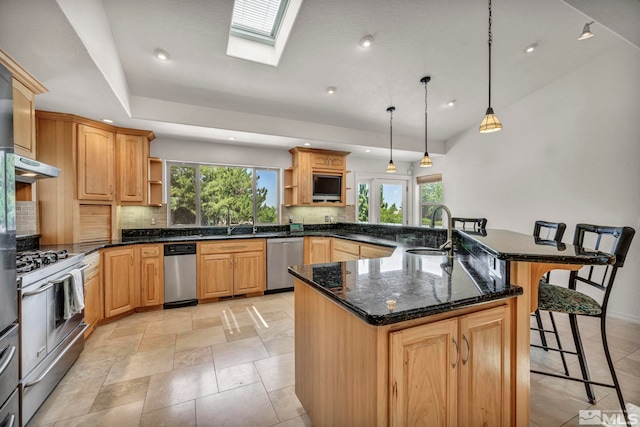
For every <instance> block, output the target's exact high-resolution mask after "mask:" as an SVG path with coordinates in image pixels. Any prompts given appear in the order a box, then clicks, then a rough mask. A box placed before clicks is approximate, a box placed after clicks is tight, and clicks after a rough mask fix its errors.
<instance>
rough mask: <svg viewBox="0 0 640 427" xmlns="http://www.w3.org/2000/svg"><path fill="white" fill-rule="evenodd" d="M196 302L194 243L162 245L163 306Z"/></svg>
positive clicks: (168, 306) (170, 306)
mask: <svg viewBox="0 0 640 427" xmlns="http://www.w3.org/2000/svg"><path fill="white" fill-rule="evenodd" d="M196 304H198V298H197V294H196V244H195V243H179V244H169V245H164V308H175V307H184V306H188V305H196Z"/></svg>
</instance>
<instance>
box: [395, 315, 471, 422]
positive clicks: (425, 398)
mask: <svg viewBox="0 0 640 427" xmlns="http://www.w3.org/2000/svg"><path fill="white" fill-rule="evenodd" d="M457 335H458V320H457V319H448V320H443V321H440V322H435V323H432V324H427V325H422V326H416V327H413V328H408V329H406V330H402V331H398V332H393V333H392V334H391V360H390V372H391V402H390V405H391V419H390V423H389V425H391V426H397V427H400V426H420V425H424V426H447V427H454V426H456V425H457V415H458V414H457V410H458V398H457V394H458V387H457V380H458V375H457V373H458V370H457V369H456V368H457V365H458V364H459V362H460V360H459V358H460V355H459V352H458V344H457V343H458V341H457Z"/></svg>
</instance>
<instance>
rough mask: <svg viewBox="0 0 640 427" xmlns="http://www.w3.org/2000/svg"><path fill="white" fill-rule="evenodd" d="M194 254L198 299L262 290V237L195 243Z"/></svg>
mask: <svg viewBox="0 0 640 427" xmlns="http://www.w3.org/2000/svg"><path fill="white" fill-rule="evenodd" d="M197 253H198V257H197V282H198V285H197V287H198V299H199V300H204V299H208V298H220V297H226V296H232V295H243V294H250V293H262V292H264V291H265V288H266V280H267V279H266V278H267V268H266V262H265V258H266V241H265V239H248V240H243V241H226V242H212V243H211V242H208V243H198V246H197Z"/></svg>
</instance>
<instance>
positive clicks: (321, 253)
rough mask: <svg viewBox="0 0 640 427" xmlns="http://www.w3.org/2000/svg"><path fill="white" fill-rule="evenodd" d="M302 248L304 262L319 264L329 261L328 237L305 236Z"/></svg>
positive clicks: (329, 244) (329, 241) (329, 247)
mask: <svg viewBox="0 0 640 427" xmlns="http://www.w3.org/2000/svg"><path fill="white" fill-rule="evenodd" d="M304 242H305V248H304V263H305V264H321V263H325V262H331V238H330V237H306V238H305V241H304Z"/></svg>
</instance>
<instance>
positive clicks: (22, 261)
mask: <svg viewBox="0 0 640 427" xmlns="http://www.w3.org/2000/svg"><path fill="white" fill-rule="evenodd" d="M68 257H69V251H67V250H66V249H63V250H60V251H40V250H37V251H27V252H20V253H19V254H18V259H17V263H16V271H17V272H18V273H28V272H29V271H33V270H36V269H38V268H40V267H42V266H45V265H51V264H54V263H55V262H57V261H59V260H62V259H65V258H68Z"/></svg>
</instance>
